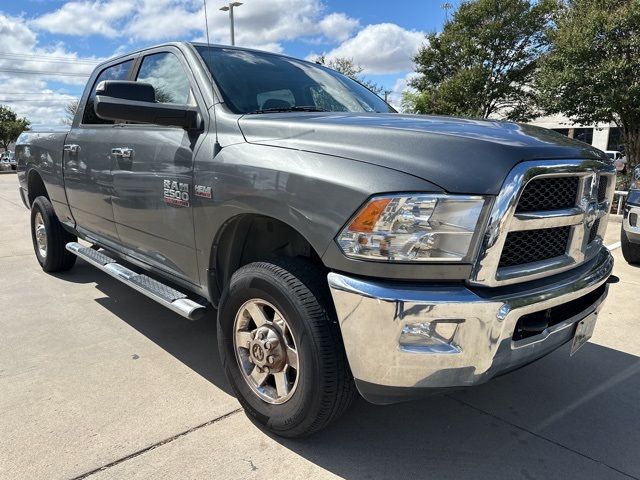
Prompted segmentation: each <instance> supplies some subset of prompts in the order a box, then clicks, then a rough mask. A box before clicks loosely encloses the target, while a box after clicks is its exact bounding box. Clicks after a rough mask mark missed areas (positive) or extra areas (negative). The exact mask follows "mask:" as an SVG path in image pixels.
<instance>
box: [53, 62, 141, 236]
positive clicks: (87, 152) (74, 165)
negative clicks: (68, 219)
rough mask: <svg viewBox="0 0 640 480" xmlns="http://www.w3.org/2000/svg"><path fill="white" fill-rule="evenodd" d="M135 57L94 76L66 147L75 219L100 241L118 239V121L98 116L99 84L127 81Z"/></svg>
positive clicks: (67, 185)
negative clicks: (114, 174) (114, 170)
mask: <svg viewBox="0 0 640 480" xmlns="http://www.w3.org/2000/svg"><path fill="white" fill-rule="evenodd" d="M133 64H134V59H133V58H130V59H126V60H122V61H119V62H117V63H114V64H112V65H109V66H107V67H105V68H104V69H102V71H100V72H99V73H98V74H97V76H96V75H94V76H93V77H92V79H91V80H90V83H89V84H88V85H91V87H90V88H88V89H87V91H86V92H85V93H84V95H83V98H82V100H81V102H80V105H79V106H78V108H79V109H82V115H76V118H75V119H74V124H73V125H72V128H71V131H70V132H69V134H68V135H67V139H66V141H65V146H64V150H65V151H64V181H65V189H66V192H67V199H68V201H69V207H70V209H71V213H72V214H73V218H74V219H75V221H76V223H77V225H78V228H79V230H80V231H82V230H84V232H85V233H89V234H92V235H93V236H94V237H96V239H98V240H103V241H104V240H107V241H111V242H116V241H117V240H118V235H117V232H116V227H115V222H114V216H113V208H112V205H111V197H112V194H113V182H112V178H111V145H112V143H113V135H114V131H115V130H117V129H118V128H119V126H118V125H117V124H116V122H113V121H111V120H102V119H100V118H98V117H97V116H96V114H95V111H94V110H93V103H94V99H95V94H96V86H97V85H98V83H100V82H101V81H103V80H127V79H128V78H129V76H130V74H131V72H132V70H133Z"/></svg>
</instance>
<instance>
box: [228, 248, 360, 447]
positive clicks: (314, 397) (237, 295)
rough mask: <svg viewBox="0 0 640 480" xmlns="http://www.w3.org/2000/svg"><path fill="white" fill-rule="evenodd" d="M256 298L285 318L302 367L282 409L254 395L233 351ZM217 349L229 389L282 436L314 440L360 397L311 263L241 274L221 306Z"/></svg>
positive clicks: (279, 263)
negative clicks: (237, 323)
mask: <svg viewBox="0 0 640 480" xmlns="http://www.w3.org/2000/svg"><path fill="white" fill-rule="evenodd" d="M256 298H258V299H261V300H264V301H267V302H269V303H270V304H272V305H273V306H274V307H275V308H277V309H278V310H279V311H280V312H282V314H283V316H284V317H285V319H286V321H287V322H288V324H289V325H290V327H291V331H292V334H293V338H294V341H295V343H296V347H297V350H298V357H299V359H300V362H301V367H302V368H301V370H300V372H299V377H298V383H297V388H296V389H295V390H294V392H293V394H292V396H291V397H290V398H289V399H288V400H287V401H286V402H285V403H282V404H276V405H274V404H271V403H268V402H266V401H264V400H263V399H262V398H260V397H259V396H258V394H257V393H255V392H254V391H253V390H252V388H251V387H250V386H249V385H248V383H247V381H245V379H244V378H243V374H242V372H241V371H240V366H239V364H238V360H237V359H236V358H237V357H236V354H235V351H234V342H233V336H234V331H233V330H234V320H235V317H236V314H237V312H238V310H239V309H240V308H241V306H242V305H244V304H245V302H247V301H248V300H251V299H256ZM218 346H219V350H220V357H221V360H222V365H223V368H224V370H225V373H226V375H227V378H228V380H229V383H230V384H231V386H232V388H233V390H234V392H235V394H236V396H237V398H238V400H239V401H240V403H241V404H242V406H243V407H244V409H245V412H246V413H247V415H248V416H249V417H250V418H251V419H252V420H254V421H255V422H257V423H258V424H261V425H263V426H265V427H266V428H267V429H269V430H270V431H272V432H273V433H275V434H277V435H280V436H283V437H289V438H294V437H303V436H307V435H310V434H312V433H314V432H316V431H318V430H320V429H322V428H324V427H326V426H327V425H328V424H329V423H330V422H332V421H333V420H334V419H336V418H337V417H339V416H340V415H341V414H342V413H344V412H345V411H346V410H347V408H348V407H349V406H350V404H351V402H352V400H353V398H354V396H355V391H356V390H355V384H354V382H353V377H352V375H351V371H350V369H349V364H348V362H347V358H346V354H345V351H344V347H343V343H342V336H341V335H340V329H339V326H338V323H337V321H336V316H335V312H334V309H333V304H332V303H331V300H330V294H329V289H328V286H327V281H326V276H325V275H323V274H322V272H320V271H318V269H316V268H315V267H314V266H313V265H311V264H309V263H307V262H304V261H299V260H289V259H283V260H276V261H274V263H266V262H257V263H251V264H249V265H246V266H244V267H242V268H240V269H239V270H237V271H236V272H235V273H234V274H233V276H232V277H231V281H230V282H229V285H228V287H227V288H226V289H225V291H224V293H223V295H222V298H221V300H220V306H219V309H218Z"/></svg>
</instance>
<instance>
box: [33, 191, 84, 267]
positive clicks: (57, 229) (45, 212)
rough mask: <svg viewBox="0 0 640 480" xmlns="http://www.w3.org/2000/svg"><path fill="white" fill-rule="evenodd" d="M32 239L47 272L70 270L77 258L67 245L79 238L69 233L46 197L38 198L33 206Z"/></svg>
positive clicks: (37, 256)
mask: <svg viewBox="0 0 640 480" xmlns="http://www.w3.org/2000/svg"><path fill="white" fill-rule="evenodd" d="M31 239H32V240H33V249H34V251H35V253H36V258H37V259H38V263H39V264H40V266H41V267H42V269H43V270H44V271H45V272H62V271H65V270H69V269H70V268H71V267H73V265H74V264H75V263H76V256H75V255H74V254H73V253H71V252H69V251H67V249H66V248H65V245H66V244H67V243H68V242H75V241H76V240H77V237H76V236H75V235H72V234H70V233H69V232H67V231H66V230H65V229H64V228H63V227H62V225H61V224H60V221H59V220H58V217H56V214H55V212H54V211H53V206H52V205H51V202H50V201H49V199H47V198H46V197H38V198H36V199H35V200H34V201H33V204H32V205H31Z"/></svg>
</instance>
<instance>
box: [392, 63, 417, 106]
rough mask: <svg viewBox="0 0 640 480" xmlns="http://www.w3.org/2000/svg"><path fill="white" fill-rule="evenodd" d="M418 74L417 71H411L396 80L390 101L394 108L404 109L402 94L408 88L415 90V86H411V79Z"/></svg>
mask: <svg viewBox="0 0 640 480" xmlns="http://www.w3.org/2000/svg"><path fill="white" fill-rule="evenodd" d="M417 76H418V74H417V73H416V72H410V73H407V74H406V75H405V76H404V77H400V78H398V79H397V80H396V81H395V83H394V84H393V88H392V89H391V93H390V94H389V103H390V104H391V105H392V106H393V108H395V109H396V110H398V111H400V110H402V94H403V93H404V92H406V91H407V90H409V91H412V90H413V88H411V87H410V86H409V81H410V80H411V79H412V78H414V77H417Z"/></svg>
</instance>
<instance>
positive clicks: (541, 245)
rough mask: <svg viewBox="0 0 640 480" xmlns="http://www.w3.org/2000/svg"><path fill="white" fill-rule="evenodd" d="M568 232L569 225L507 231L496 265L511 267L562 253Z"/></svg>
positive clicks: (565, 245) (567, 240)
mask: <svg viewBox="0 0 640 480" xmlns="http://www.w3.org/2000/svg"><path fill="white" fill-rule="evenodd" d="M570 233H571V227H557V228H543V229H540V230H523V231H520V232H509V234H508V235H507V239H506V241H505V242H504V248H503V249H502V255H501V256H500V263H499V264H498V267H499V268H502V267H513V266H514V265H523V264H525V263H532V262H539V261H540V260H548V259H550V258H555V257H559V256H561V255H564V254H565V252H566V251H567V243H568V242H569V235H570Z"/></svg>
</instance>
